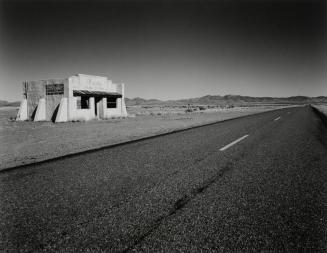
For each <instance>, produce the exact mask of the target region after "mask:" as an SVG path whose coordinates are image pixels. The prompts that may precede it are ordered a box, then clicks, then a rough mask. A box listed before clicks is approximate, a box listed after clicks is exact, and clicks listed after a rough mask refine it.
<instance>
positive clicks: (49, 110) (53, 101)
mask: <svg viewBox="0 0 327 253" xmlns="http://www.w3.org/2000/svg"><path fill="white" fill-rule="evenodd" d="M63 97H64V95H47V96H46V100H45V101H46V119H47V120H52V121H54V120H55V117H56V114H57V112H58V109H59V105H60V101H61V98H63Z"/></svg>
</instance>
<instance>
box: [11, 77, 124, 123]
mask: <svg viewBox="0 0 327 253" xmlns="http://www.w3.org/2000/svg"><path fill="white" fill-rule="evenodd" d="M124 116H127V111H126V106H125V100H124V84H114V83H113V82H112V81H111V80H108V79H107V77H101V76H93V75H83V74H78V75H74V76H70V77H68V78H65V79H49V80H40V81H29V82H23V100H22V102H21V104H20V108H19V111H18V115H17V120H34V121H53V122H66V121H75V120H91V119H96V118H98V119H108V118H111V117H124Z"/></svg>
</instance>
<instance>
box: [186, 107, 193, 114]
mask: <svg viewBox="0 0 327 253" xmlns="http://www.w3.org/2000/svg"><path fill="white" fill-rule="evenodd" d="M185 112H186V113H188V112H193V109H192V108H187V109H186V110H185Z"/></svg>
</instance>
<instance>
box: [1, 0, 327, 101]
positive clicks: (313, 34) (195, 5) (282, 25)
mask: <svg viewBox="0 0 327 253" xmlns="http://www.w3.org/2000/svg"><path fill="white" fill-rule="evenodd" d="M326 11H327V9H326V4H325V1H323V0H321V1H318V0H307V1H305V0H300V1H295V0H288V1H282V0H277V1H273V0H261V1H259V0H257V1H253V0H252V1H251V0H221V1H219V0H217V1H212V0H211V1H206V0H204V1H188V0H177V1H172V0H171V1H170V0H166V1H163V0H153V1H149V0H148V1H142V0H130V1H128V0H123V1H86V0H84V1H78V0H70V1H59V0H57V1H54V0H46V1H29V0H25V1H23V0H20V1H18V0H11V1H8V0H7V1H4V0H0V100H8V101H17V100H20V99H21V97H22V82H23V81H25V80H39V79H48V78H64V77H68V76H71V75H74V74H77V73H83V74H94V75H100V76H107V77H108V78H109V79H111V80H113V82H116V83H121V82H123V83H125V94H126V96H127V97H130V98H132V97H142V98H147V99H149V98H157V99H163V100H168V99H179V98H191V97H199V96H204V95H226V94H238V95H248V96H277V97H286V96H293V95H305V96H327V75H326V55H327V54H326V45H327V43H326V27H327V23H326V16H327V15H326Z"/></svg>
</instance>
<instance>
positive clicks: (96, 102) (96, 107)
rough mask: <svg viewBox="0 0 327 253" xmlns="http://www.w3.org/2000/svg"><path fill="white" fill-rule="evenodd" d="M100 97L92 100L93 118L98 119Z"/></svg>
mask: <svg viewBox="0 0 327 253" xmlns="http://www.w3.org/2000/svg"><path fill="white" fill-rule="evenodd" d="M101 99H102V98H101V97H100V98H99V97H95V98H94V113H95V116H97V117H98V118H99V109H100V101H101Z"/></svg>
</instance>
